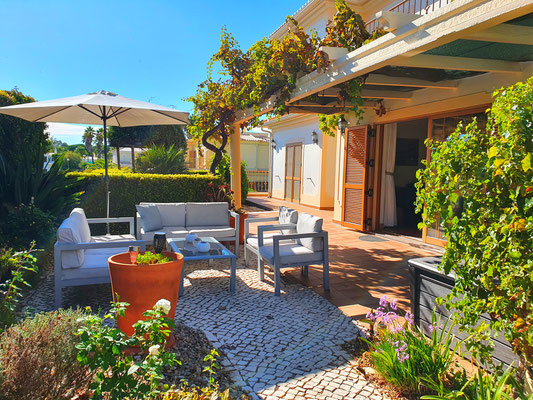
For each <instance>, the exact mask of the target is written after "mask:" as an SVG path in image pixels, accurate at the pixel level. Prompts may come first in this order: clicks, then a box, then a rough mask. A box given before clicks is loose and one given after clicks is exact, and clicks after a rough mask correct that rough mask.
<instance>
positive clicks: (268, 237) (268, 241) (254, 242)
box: [246, 232, 296, 249]
mask: <svg viewBox="0 0 533 400" xmlns="http://www.w3.org/2000/svg"><path fill="white" fill-rule="evenodd" d="M275 235H279V233H277V232H276V233H265V234H264V235H263V246H272V244H273V242H274V241H273V239H272V236H275ZM246 243H247V244H249V245H250V246H252V247H253V248H254V249H257V248H259V238H258V237H257V236H256V235H253V236H250V237H248V238H247V239H246ZM280 243H281V244H286V243H292V244H296V241H294V240H290V239H287V240H281V241H280Z"/></svg>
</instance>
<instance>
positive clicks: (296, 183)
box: [285, 143, 302, 203]
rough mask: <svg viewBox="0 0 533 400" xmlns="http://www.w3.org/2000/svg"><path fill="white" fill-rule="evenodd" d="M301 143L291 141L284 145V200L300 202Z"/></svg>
mask: <svg viewBox="0 0 533 400" xmlns="http://www.w3.org/2000/svg"><path fill="white" fill-rule="evenodd" d="M301 181H302V144H301V143H293V144H288V145H287V146H286V155H285V200H286V201H290V202H293V203H299V202H300V190H301V186H302V182H301Z"/></svg>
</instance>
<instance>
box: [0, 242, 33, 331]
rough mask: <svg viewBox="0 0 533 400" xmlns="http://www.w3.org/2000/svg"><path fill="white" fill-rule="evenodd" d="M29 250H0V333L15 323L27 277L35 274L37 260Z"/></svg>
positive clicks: (26, 284) (31, 248)
mask: <svg viewBox="0 0 533 400" xmlns="http://www.w3.org/2000/svg"><path fill="white" fill-rule="evenodd" d="M32 250H33V244H32V245H31V246H30V248H29V250H26V251H20V252H16V251H14V250H13V249H0V333H1V332H3V331H4V329H6V328H7V327H9V326H10V325H11V324H13V323H14V322H15V321H16V310H17V305H18V302H19V300H20V299H21V297H22V291H23V290H24V288H27V287H29V286H30V283H29V282H28V277H29V276H30V275H32V274H34V273H35V272H37V265H36V262H37V259H36V258H35V257H34V256H33V254H32Z"/></svg>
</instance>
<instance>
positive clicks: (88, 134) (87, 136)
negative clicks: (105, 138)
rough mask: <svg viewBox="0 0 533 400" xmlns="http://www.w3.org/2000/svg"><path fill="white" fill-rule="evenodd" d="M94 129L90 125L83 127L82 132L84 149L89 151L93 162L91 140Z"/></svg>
mask: <svg viewBox="0 0 533 400" xmlns="http://www.w3.org/2000/svg"><path fill="white" fill-rule="evenodd" d="M94 135H95V131H94V128H93V127H92V126H88V127H87V128H85V131H84V132H83V143H84V144H85V150H87V153H89V154H90V155H91V157H92V159H93V162H94V153H93V140H94Z"/></svg>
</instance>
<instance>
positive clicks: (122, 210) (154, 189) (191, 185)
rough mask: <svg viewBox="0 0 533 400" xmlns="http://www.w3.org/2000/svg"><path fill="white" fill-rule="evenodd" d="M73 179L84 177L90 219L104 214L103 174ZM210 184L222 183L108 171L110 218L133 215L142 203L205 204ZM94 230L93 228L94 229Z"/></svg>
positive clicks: (204, 178)
mask: <svg viewBox="0 0 533 400" xmlns="http://www.w3.org/2000/svg"><path fill="white" fill-rule="evenodd" d="M68 176H69V177H71V178H81V177H83V178H85V179H84V181H83V184H84V187H85V193H84V194H83V195H82V197H81V207H83V209H84V210H85V213H86V214H87V216H88V217H103V216H104V215H105V212H106V211H105V210H106V208H105V207H106V204H105V187H104V174H103V171H84V172H71V173H69V174H68ZM210 182H215V184H217V185H218V184H220V182H221V180H220V179H219V178H218V177H215V176H213V175H190V174H184V175H157V174H134V173H119V172H115V171H110V172H109V188H110V191H111V194H110V215H111V216H112V217H124V216H134V215H135V212H136V209H135V205H137V204H139V203H140V202H143V201H146V202H156V203H170V202H193V201H205V199H206V196H207V191H208V185H209V183H210ZM91 229H92V227H91Z"/></svg>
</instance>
